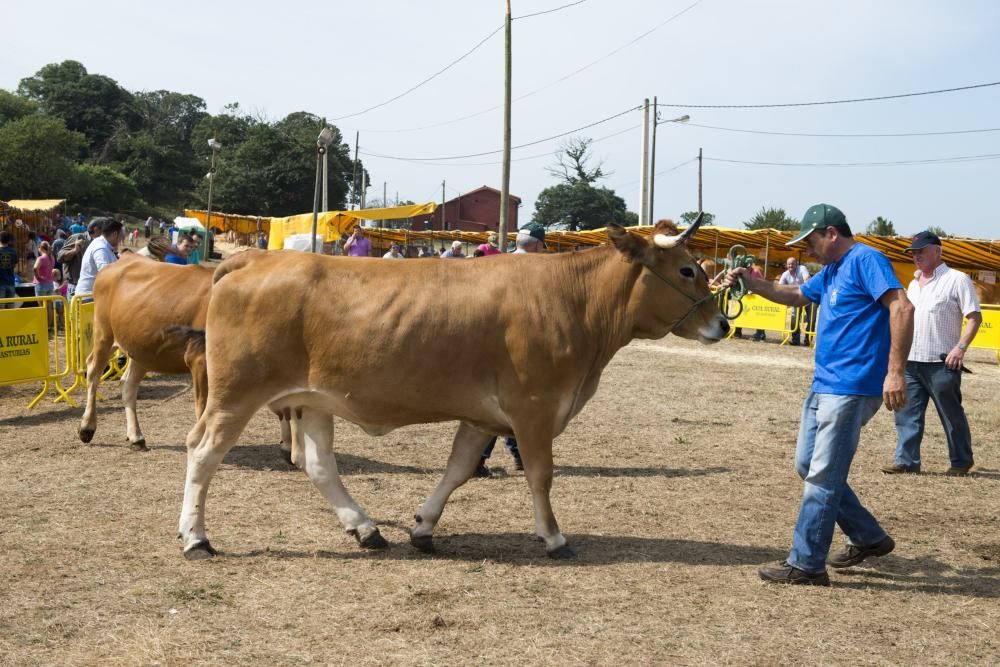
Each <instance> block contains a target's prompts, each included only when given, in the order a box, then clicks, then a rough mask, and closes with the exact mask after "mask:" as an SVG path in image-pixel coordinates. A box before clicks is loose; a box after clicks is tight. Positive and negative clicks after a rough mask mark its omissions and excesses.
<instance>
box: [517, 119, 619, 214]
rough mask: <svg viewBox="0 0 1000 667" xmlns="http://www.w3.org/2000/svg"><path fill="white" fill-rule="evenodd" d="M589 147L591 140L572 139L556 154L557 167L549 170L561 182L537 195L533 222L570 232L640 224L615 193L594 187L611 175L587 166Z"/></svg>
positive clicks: (599, 167)
mask: <svg viewBox="0 0 1000 667" xmlns="http://www.w3.org/2000/svg"><path fill="white" fill-rule="evenodd" d="M590 144H591V140H590V139H582V138H573V139H570V140H568V141H567V142H566V143H565V144H563V147H562V148H561V149H560V150H559V152H557V153H556V164H555V165H553V166H551V167H548V168H547V171H548V172H549V173H550V174H552V175H553V176H555V177H556V178H558V179H559V180H560V181H562V182H561V183H559V184H557V185H553V186H552V187H548V188H545V189H544V190H542V191H541V192H540V193H538V198H537V199H536V200H535V215H534V218H533V222H536V223H538V224H540V225H542V226H544V227H548V228H557V229H568V230H570V231H577V230H580V229H598V228H600V227H605V226H607V225H608V223H611V222H614V223H617V224H620V225H625V226H629V225H636V224H638V223H639V216H638V215H636V214H635V213H632V212H630V211H629V210H628V209H627V207H626V206H625V200H624V199H622V198H621V197H619V196H618V195H616V194H615V192H614V190H610V189H608V188H605V187H596V186H595V183H596V182H597V181H598V180H600V179H601V178H604V177H605V176H607V175H608V174H606V173H605V172H604V170H603V169H602V168H601V166H600V165H598V166H597V167H595V168H593V169H592V168H590V167H589V166H588V163H589V162H590V158H591V155H590Z"/></svg>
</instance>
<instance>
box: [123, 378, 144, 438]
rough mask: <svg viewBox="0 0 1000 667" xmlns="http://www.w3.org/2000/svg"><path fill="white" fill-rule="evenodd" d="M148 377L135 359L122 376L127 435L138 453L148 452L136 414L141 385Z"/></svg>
mask: <svg viewBox="0 0 1000 667" xmlns="http://www.w3.org/2000/svg"><path fill="white" fill-rule="evenodd" d="M144 377H146V369H145V368H142V367H141V366H139V364H137V363H136V361H135V359H132V361H131V363H129V365H128V368H127V369H125V375H123V376H122V402H124V403H125V435H126V436H127V437H128V441H129V443H130V444H131V447H132V449H135V450H137V451H148V448H147V447H146V438H145V437H144V436H143V435H142V429H140V428H139V417H138V415H137V414H136V411H135V406H136V402H137V400H138V396H139V383H140V382H142V379H143V378H144Z"/></svg>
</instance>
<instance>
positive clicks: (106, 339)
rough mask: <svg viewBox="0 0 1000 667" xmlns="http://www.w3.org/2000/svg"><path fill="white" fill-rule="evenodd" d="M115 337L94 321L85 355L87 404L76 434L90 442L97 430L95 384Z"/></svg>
mask: <svg viewBox="0 0 1000 667" xmlns="http://www.w3.org/2000/svg"><path fill="white" fill-rule="evenodd" d="M114 344H115V338H114V336H113V335H112V334H111V331H110V329H108V328H107V327H104V326H102V325H101V324H100V322H99V321H98V320H95V321H94V341H93V346H92V347H91V350H90V356H89V357H87V405H86V406H85V407H84V410H83V417H82V418H81V419H80V428H79V430H78V431H77V434H78V435H79V436H80V440H82V441H83V442H90V441H91V440H93V439H94V433H96V432H97V386H98V385H99V384H100V383H101V374H102V373H103V372H104V367H105V366H107V365H108V360H109V359H111V348H112V347H114Z"/></svg>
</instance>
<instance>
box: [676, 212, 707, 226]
mask: <svg viewBox="0 0 1000 667" xmlns="http://www.w3.org/2000/svg"><path fill="white" fill-rule="evenodd" d="M697 217H698V211H685V212H683V213H681V222H683V223H684V224H687V225H690V224H691V223H692V222H694V219H695V218H697ZM714 220H715V214H714V213H707V212H706V213H704V214H703V215H702V218H701V224H703V225H711V224H714V222H713V221H714Z"/></svg>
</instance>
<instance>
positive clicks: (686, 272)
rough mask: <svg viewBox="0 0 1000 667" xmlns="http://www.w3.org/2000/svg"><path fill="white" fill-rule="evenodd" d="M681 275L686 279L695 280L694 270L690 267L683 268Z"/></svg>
mask: <svg viewBox="0 0 1000 667" xmlns="http://www.w3.org/2000/svg"><path fill="white" fill-rule="evenodd" d="M681 275H682V276H684V277H685V278H694V269H692V268H691V267H690V266H682V267H681Z"/></svg>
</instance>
